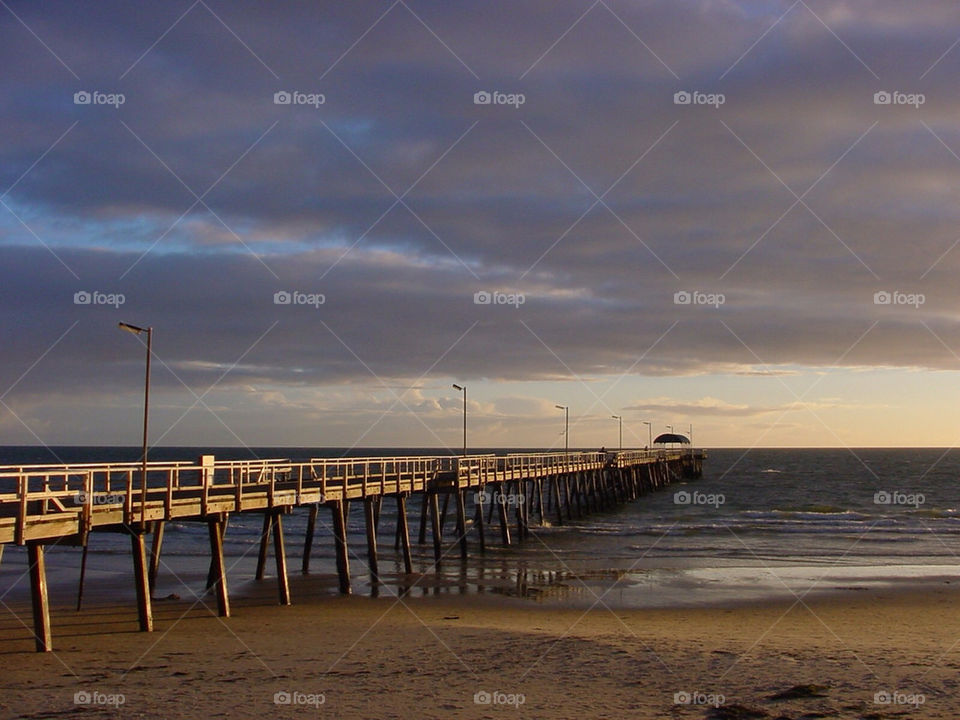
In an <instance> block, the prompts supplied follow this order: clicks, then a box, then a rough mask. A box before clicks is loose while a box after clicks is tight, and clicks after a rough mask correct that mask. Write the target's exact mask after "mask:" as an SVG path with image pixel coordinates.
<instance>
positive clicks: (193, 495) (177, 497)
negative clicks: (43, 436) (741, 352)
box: [0, 449, 705, 651]
mask: <svg viewBox="0 0 960 720" xmlns="http://www.w3.org/2000/svg"><path fill="white" fill-rule="evenodd" d="M704 457H705V453H704V452H703V451H701V450H691V449H684V450H651V451H647V450H630V451H621V452H610V453H603V452H570V453H534V454H511V455H502V456H496V455H466V456H410V457H370V458H336V459H332V458H317V459H312V460H310V461H309V462H291V461H290V460H286V459H267V460H255V461H235V460H227V461H223V460H216V458H215V457H214V456H212V455H201V456H200V457H199V459H198V460H197V461H196V462H152V463H149V465H148V470H147V473H146V477H144V476H143V473H142V466H141V464H140V463H109V464H93V463H90V464H71V465H21V466H0V559H2V557H3V548H4V547H5V545H6V544H9V543H15V544H17V545H26V546H27V550H28V560H29V563H30V585H31V596H32V604H33V624H34V635H35V638H36V647H37V650H38V651H49V650H51V649H52V647H53V641H52V632H51V625H50V606H49V599H48V593H47V579H46V573H45V565H44V545H45V544H53V543H56V544H61V545H79V546H83V547H84V552H86V547H87V541H88V538H89V536H90V533H92V532H119V533H124V534H126V535H128V536H129V538H130V543H131V551H132V556H133V576H134V582H135V588H136V595H137V609H138V615H139V620H140V629H141V630H143V631H146V632H149V631H151V630H152V629H153V613H152V607H151V594H152V589H153V587H154V584H155V582H156V577H157V572H158V568H159V563H160V557H161V552H162V546H163V535H164V533H163V530H164V523H166V522H168V521H171V520H177V521H181V522H183V521H196V522H203V523H206V524H207V528H208V534H209V538H210V570H209V574H208V577H207V588H208V590H209V591H210V592H212V593H213V594H214V595H215V597H216V601H217V611H218V613H219V614H220V615H221V616H223V617H227V616H229V615H230V599H229V593H228V590H227V575H226V567H225V564H224V557H223V542H224V535H225V533H226V529H227V520H228V518H229V517H230V516H231V515H237V514H250V513H259V514H261V515H262V516H263V528H262V532H261V537H260V552H259V556H258V562H257V578H258V579H259V578H262V577H263V575H264V570H265V567H266V563H267V556H268V554H269V550H270V540H271V538H272V539H273V551H274V559H275V562H276V574H277V583H278V588H277V592H278V597H279V602H280V603H281V604H283V605H289V604H290V602H291V597H290V586H289V581H288V576H287V557H286V545H285V538H284V532H283V518H284V516H286V515H289V514H290V513H292V512H294V511H295V510H297V509H299V508H304V509H306V510H307V512H308V513H309V515H308V520H307V531H306V537H305V539H304V546H303V553H302V569H303V572H307V571H308V570H309V567H310V553H311V548H312V546H313V540H314V531H315V528H316V522H317V517H318V514H319V511H320V508H321V507H326V508H328V509H329V511H330V512H331V515H332V522H333V531H334V543H335V548H336V560H337V574H338V577H339V585H340V592H342V593H344V594H348V593H350V592H351V576H350V551H349V546H348V537H347V527H348V522H347V521H348V517H349V513H350V508H351V505H352V504H355V503H362V504H363V511H364V521H365V526H366V544H367V548H366V549H367V560H368V565H369V571H370V577H371V582H372V583H373V584H374V585H376V583H377V582H378V578H379V566H378V550H377V541H378V539H379V538H380V536H381V527H380V511H381V507H382V504H383V501H384V499H385V498H390V499H391V500H392V501H393V502H394V503H395V504H396V510H397V521H396V524H395V527H394V528H393V529H392V532H391V535H392V538H391V539H393V541H394V546H395V548H396V549H397V550H399V551H401V553H402V556H403V562H404V567H405V570H406V572H407V573H408V574H410V573H412V572H413V560H412V555H411V545H410V525H409V517H408V515H409V510H408V507H407V500H408V499H409V498H410V497H411V496H414V495H416V496H418V497H419V498H420V500H421V502H420V517H419V528H418V530H419V535H418V540H419V542H420V543H421V544H424V543H426V540H427V534H428V530H429V535H430V537H431V540H432V544H433V557H434V568H435V569H437V570H439V568H440V566H441V563H442V561H443V560H444V558H445V556H446V554H447V553H448V552H449V551H450V550H451V549H452V550H456V556H457V557H458V558H459V559H460V560H461V561H462V560H466V559H467V557H468V553H469V550H470V545H469V542H470V540H471V539H473V541H474V542H475V548H476V550H477V551H478V552H481V553H482V552H484V550H485V548H486V546H487V543H488V542H489V541H490V540H491V538H490V537H488V536H487V533H488V528H489V529H492V528H493V524H494V523H495V524H496V526H497V532H496V536H497V537H498V538H499V541H500V542H501V543H503V544H506V545H509V544H511V543H512V542H513V541H514V540H517V541H522V540H524V539H526V538H527V537H528V535H529V534H530V532H531V530H530V528H531V526H532V525H535V524H539V525H544V524H546V523H553V524H559V525H562V524H563V523H564V522H566V521H569V520H572V519H574V518H578V517H582V516H583V515H585V514H586V513H589V512H597V511H602V510H605V509H608V508H612V507H614V506H615V505H617V504H619V503H624V502H629V501H632V500H635V499H636V498H638V497H640V496H641V495H643V494H645V493H648V492H652V491H654V490H657V489H659V488H661V487H663V486H665V485H667V484H669V483H670V482H673V481H675V480H679V479H692V478H698V477H700V475H701V472H702V464H703V459H704ZM451 502H452V504H453V508H452V513H450V514H452V515H453V523H452V524H453V533H452V535H447V534H446V532H447V530H446V528H447V525H448V522H447V515H448V510H451V508H450V505H451ZM485 515H486V516H485ZM148 536H149V537H150V538H151V539H152V543H151V545H150V547H149V551H148V547H147V538H148ZM81 574H82V571H81Z"/></svg>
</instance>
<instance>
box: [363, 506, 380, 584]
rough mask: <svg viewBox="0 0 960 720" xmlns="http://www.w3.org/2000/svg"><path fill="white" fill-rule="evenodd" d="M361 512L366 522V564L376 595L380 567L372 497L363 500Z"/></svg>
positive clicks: (374, 508)
mask: <svg viewBox="0 0 960 720" xmlns="http://www.w3.org/2000/svg"><path fill="white" fill-rule="evenodd" d="M363 514H364V518H365V520H366V523H367V565H368V567H369V568H370V585H371V586H372V588H373V593H374V595H376V594H377V585H379V584H380V568H379V563H378V562H377V518H376V514H377V513H376V507H375V506H374V500H373V499H372V498H367V499H366V500H364V501H363Z"/></svg>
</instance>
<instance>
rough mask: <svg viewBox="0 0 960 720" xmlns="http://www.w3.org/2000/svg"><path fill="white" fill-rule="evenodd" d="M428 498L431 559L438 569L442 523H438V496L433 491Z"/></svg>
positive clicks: (440, 553) (441, 542) (441, 554)
mask: <svg viewBox="0 0 960 720" xmlns="http://www.w3.org/2000/svg"><path fill="white" fill-rule="evenodd" d="M428 497H429V499H430V522H431V526H432V529H433V560H434V567H435V568H436V569H437V570H439V569H440V558H441V557H442V556H443V553H442V544H443V525H441V523H440V496H439V495H437V493H435V492H433V493H430V494H429V495H428Z"/></svg>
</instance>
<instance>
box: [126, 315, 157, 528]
mask: <svg viewBox="0 0 960 720" xmlns="http://www.w3.org/2000/svg"><path fill="white" fill-rule="evenodd" d="M119 327H120V329H121V330H126V331H127V332H131V333H133V334H134V335H138V336H139V335H142V334H143V333H146V334H147V371H146V376H145V378H144V382H143V459H142V463H143V464H142V466H141V471H140V529H141V530H143V529H144V528H145V526H146V521H145V515H146V510H147V427H148V426H147V423H148V420H149V417H150V356H151V354H152V350H153V328H152V327H147V328H142V327H137V326H136V325H130V324H129V323H124V322H122V323H119Z"/></svg>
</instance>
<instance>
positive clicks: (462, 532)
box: [457, 489, 467, 560]
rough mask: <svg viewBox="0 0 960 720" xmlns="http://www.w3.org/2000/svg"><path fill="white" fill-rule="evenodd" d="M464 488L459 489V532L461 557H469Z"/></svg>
mask: <svg viewBox="0 0 960 720" xmlns="http://www.w3.org/2000/svg"><path fill="white" fill-rule="evenodd" d="M465 492H466V491H465V490H462V489H458V490H457V534H458V535H459V536H460V558H461V559H462V560H466V559H467V509H466V503H465V502H464V497H463V496H464V493H465Z"/></svg>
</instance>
